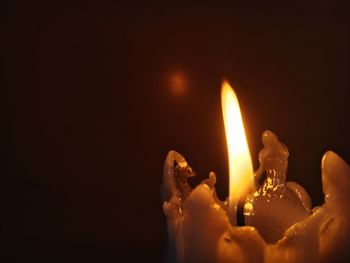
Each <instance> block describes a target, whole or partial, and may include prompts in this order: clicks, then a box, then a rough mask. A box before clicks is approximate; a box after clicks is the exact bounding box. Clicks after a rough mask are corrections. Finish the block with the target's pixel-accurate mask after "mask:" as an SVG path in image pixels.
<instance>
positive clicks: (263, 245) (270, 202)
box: [163, 82, 350, 263]
mask: <svg viewBox="0 0 350 263" xmlns="http://www.w3.org/2000/svg"><path fill="white" fill-rule="evenodd" d="M222 105H223V106H222V107H223V116H224V123H225V131H226V136H227V144H228V152H229V174H230V180H229V181H230V191H229V198H228V200H226V201H221V200H219V199H218V198H217V196H216V191H215V182H216V175H215V174H214V173H213V172H211V173H210V174H209V177H208V179H206V180H204V181H203V182H202V183H201V184H199V185H198V186H196V187H195V188H194V189H192V188H191V187H190V186H189V185H188V183H187V179H188V178H189V177H191V176H194V172H193V171H192V168H191V167H190V165H189V164H188V163H187V161H186V160H185V158H184V157H183V156H182V155H181V154H179V153H177V152H175V151H170V152H169V153H168V155H167V157H166V160H165V163H164V174H163V181H164V185H163V197H164V200H165V201H164V203H163V211H164V213H165V215H166V217H167V226H168V235H169V244H168V252H167V261H168V262H184V263H190V262H201V263H204V262H208V263H209V262H211V263H216V262H220V263H221V262H222V263H224V262H225V263H233V262H248V263H249V262H254V263H255V262H265V263H274V262H290V263H293V262H308V263H309V262H338V261H339V259H341V257H342V256H347V257H348V256H349V252H348V250H347V244H348V242H349V241H350V211H349V209H348V204H349V202H350V194H349V189H350V168H349V166H348V164H347V163H346V162H345V161H343V160H342V159H341V158H340V157H339V156H338V155H337V154H335V153H334V152H327V153H326V154H325V155H324V157H323V159H322V184H323V192H324V194H325V202H324V204H323V205H322V206H320V207H314V208H313V209H311V201H310V198H309V196H308V194H307V193H306V191H305V190H304V188H303V187H302V186H300V185H299V184H297V183H295V182H287V181H286V170H287V166H288V162H287V158H288V155H289V153H288V149H287V147H286V146H285V145H284V144H283V143H281V142H280V141H279V139H278V138H277V136H276V135H275V134H273V133H272V132H270V131H266V132H264V133H263V136H262V140H263V144H264V148H263V149H262V150H261V151H260V154H259V162H260V167H259V168H258V169H257V170H256V172H255V173H254V174H253V172H252V171H253V169H252V164H251V159H250V155H249V150H248V145H247V142H246V137H245V134H244V128H243V122H242V119H241V114H240V110H239V105H238V100H237V97H236V95H235V94H234V92H233V90H232V89H231V87H230V86H229V84H228V82H224V83H223V88H222ZM263 174H266V178H265V180H264V182H263V183H262V184H261V185H260V184H259V179H260V177H261V176H262V175H263ZM241 197H245V199H246V200H245V205H244V214H245V221H246V223H247V225H246V226H236V220H235V218H236V207H237V203H238V200H239V199H240V198H241ZM345 262H346V261H345Z"/></svg>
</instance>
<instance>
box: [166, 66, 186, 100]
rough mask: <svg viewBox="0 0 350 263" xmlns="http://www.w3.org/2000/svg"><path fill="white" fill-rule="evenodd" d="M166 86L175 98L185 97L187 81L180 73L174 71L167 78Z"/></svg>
mask: <svg viewBox="0 0 350 263" xmlns="http://www.w3.org/2000/svg"><path fill="white" fill-rule="evenodd" d="M167 81H168V86H169V88H170V92H171V93H172V95H173V96H175V97H181V96H183V95H185V93H186V91H187V80H186V77H185V75H184V74H183V73H182V72H180V71H174V72H172V73H171V74H169V76H168V80H167Z"/></svg>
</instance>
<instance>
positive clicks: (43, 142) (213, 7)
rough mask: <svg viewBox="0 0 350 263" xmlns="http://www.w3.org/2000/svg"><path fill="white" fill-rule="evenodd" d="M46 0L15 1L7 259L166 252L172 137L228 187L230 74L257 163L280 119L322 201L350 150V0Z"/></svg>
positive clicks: (4, 198)
mask: <svg viewBox="0 0 350 263" xmlns="http://www.w3.org/2000/svg"><path fill="white" fill-rule="evenodd" d="M47 2H49V3H45V2H35V1H34V2H33V1H30V2H29V1H28V2H21V1H11V2H8V3H7V6H6V8H5V9H4V10H6V11H5V12H4V13H5V16H4V18H5V19H4V20H3V21H4V25H5V31H4V34H2V35H3V36H4V40H3V44H2V46H3V48H2V51H3V52H2V55H3V58H4V62H5V72H4V73H5V74H4V75H5V82H4V85H3V87H4V89H2V91H3V92H2V94H3V95H2V97H1V99H2V101H1V107H2V113H3V118H2V119H1V132H2V137H1V138H2V139H1V151H2V152H3V154H4V156H5V158H3V159H2V165H1V174H0V178H1V179H0V206H1V207H0V223H1V225H0V227H1V228H0V240H1V244H0V245H1V249H0V251H1V253H0V261H1V262H31V261H33V262H107V261H111V262H135V261H137V260H138V259H142V260H143V261H150V262H160V261H161V256H162V253H163V251H164V249H165V247H166V228H165V227H166V226H165V217H164V215H163V214H162V210H161V205H162V204H161V200H160V184H161V177H162V166H163V160H164V158H165V156H166V154H167V151H168V150H170V149H176V150H177V151H179V152H181V153H183V154H184V156H185V157H187V159H188V161H189V162H190V164H191V165H192V167H193V168H194V170H195V171H196V172H197V173H198V174H199V175H198V178H197V179H196V180H195V181H197V182H198V181H200V180H201V179H203V178H205V177H206V176H207V175H208V173H209V171H212V170H213V171H215V172H216V173H217V176H218V182H217V191H218V194H219V196H220V198H222V199H224V198H225V197H226V195H227V188H228V184H227V181H228V178H227V176H228V169H227V154H226V145H225V137H224V128H223V122H222V116H221V106H220V84H221V81H222V79H223V78H224V77H225V78H227V79H228V80H229V81H230V82H231V83H232V84H233V85H234V87H235V90H236V93H237V95H238V97H239V101H240V104H241V110H242V114H243V118H244V121H245V126H246V132H247V137H248V141H249V144H250V149H251V154H252V158H253V161H254V167H255V168H257V165H258V164H257V155H258V152H259V150H260V148H261V147H262V145H261V133H262V132H263V131H264V130H266V129H271V130H272V131H274V132H275V133H276V134H277V135H278V136H279V137H280V139H281V140H282V141H283V142H284V143H285V144H286V145H287V146H288V148H289V150H290V158H289V161H290V165H289V174H288V178H289V180H294V181H297V182H299V183H300V184H301V185H303V186H304V187H305V188H306V190H307V191H308V192H309V194H310V196H311V198H312V200H313V204H314V205H319V204H321V203H322V202H323V195H322V190H321V173H320V172H321V171H320V163H321V158H322V155H323V153H324V152H325V151H326V150H329V149H332V150H334V151H335V152H337V153H338V154H339V155H341V156H342V157H343V158H344V159H345V160H346V161H347V162H349V161H350V143H349V135H350V126H349V117H348V116H349V106H348V102H349V99H350V96H349V95H350V92H349V66H350V63H349V62H350V49H349V46H350V43H349V39H348V37H347V36H348V34H349V27H348V23H349V17H350V16H349V14H350V13H349V8H348V7H347V6H345V5H341V4H339V3H337V2H334V1H329V2H325V1H323V2H322V1H321V2H320V1H311V2H303V4H297V3H296V2H295V1H284V2H280V1H275V2H274V3H271V4H252V2H249V3H247V4H245V3H244V2H234V1H232V3H231V4H180V3H177V4H171V3H161V4H157V3H148V4H141V5H140V4H137V3H133V2H128V3H120V2H117V1H111V2H100V1H96V2H95V3H87V2H82V3H80V4H73V3H62V2H56V3H55V2H52V1H47ZM125 257H128V259H127V260H126V259H125V260H124V261H121V258H125Z"/></svg>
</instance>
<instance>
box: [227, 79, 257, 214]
mask: <svg viewBox="0 0 350 263" xmlns="http://www.w3.org/2000/svg"><path fill="white" fill-rule="evenodd" d="M221 105H222V114H223V117H224V124H225V132H226V140H227V147H228V157H229V158H228V159H229V175H230V177H229V185H230V191H229V197H230V198H229V200H230V206H231V208H232V207H233V206H236V205H237V202H238V200H239V198H240V197H241V195H242V194H244V193H245V192H246V191H247V190H248V189H249V188H250V187H252V186H253V165H252V160H251V158H250V153H249V148H248V143H247V139H246V136H245V133H244V127H243V121H242V116H241V111H240V109H239V104H238V99H237V96H236V94H235V93H234V91H233V89H232V88H231V86H230V84H229V83H228V82H227V81H224V82H223V84H222V90H221Z"/></svg>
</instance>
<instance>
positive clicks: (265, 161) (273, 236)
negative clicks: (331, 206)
mask: <svg viewBox="0 0 350 263" xmlns="http://www.w3.org/2000/svg"><path fill="white" fill-rule="evenodd" d="M262 142H263V145H264V148H263V149H262V150H261V151H260V153H259V163H260V167H259V168H258V170H257V171H256V172H255V174H254V180H255V187H256V191H255V192H254V193H253V194H251V195H249V196H248V197H247V199H246V203H245V206H244V216H245V223H246V224H247V225H251V226H254V227H255V228H256V229H257V230H258V231H259V233H260V234H261V236H262V237H263V238H264V239H265V241H266V242H268V243H273V242H276V241H278V240H279V239H280V238H282V237H283V234H284V233H285V231H286V230H287V229H288V228H289V227H290V226H291V225H293V224H294V223H296V222H298V221H300V220H302V219H303V218H306V217H307V216H308V215H309V214H310V208H311V202H310V198H309V196H308V194H307V193H306V191H305V190H304V188H303V187H302V186H300V185H299V184H297V183H294V182H286V174H287V168H288V156H289V152H288V149H287V147H286V146H285V145H284V144H283V143H281V142H280V141H279V140H278V138H277V136H276V135H275V134H274V133H272V132H271V131H265V132H264V133H263V135H262ZM263 175H266V178H265V180H264V181H263V183H262V184H260V182H259V181H260V179H261V177H262V176H263Z"/></svg>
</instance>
